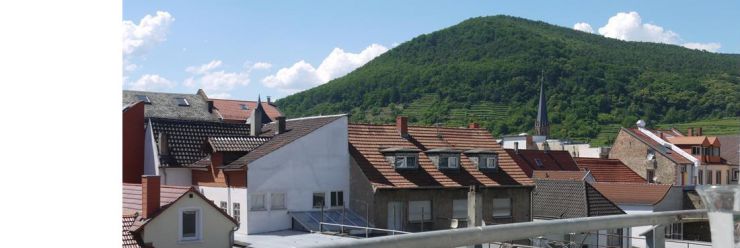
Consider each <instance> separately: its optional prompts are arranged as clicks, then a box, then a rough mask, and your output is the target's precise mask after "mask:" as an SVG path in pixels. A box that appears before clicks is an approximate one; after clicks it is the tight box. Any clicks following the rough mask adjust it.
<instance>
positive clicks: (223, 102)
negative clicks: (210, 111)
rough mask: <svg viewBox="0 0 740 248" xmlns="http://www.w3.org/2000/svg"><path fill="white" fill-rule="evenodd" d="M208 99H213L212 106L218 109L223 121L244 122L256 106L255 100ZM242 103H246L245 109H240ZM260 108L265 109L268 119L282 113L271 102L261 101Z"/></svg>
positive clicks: (272, 118)
mask: <svg viewBox="0 0 740 248" xmlns="http://www.w3.org/2000/svg"><path fill="white" fill-rule="evenodd" d="M210 100H213V106H214V107H215V108H216V109H217V110H218V112H219V113H220V114H221V116H222V117H223V118H224V120H225V121H233V122H246V121H247V118H249V116H250V115H251V114H252V110H253V109H254V108H256V107H257V101H239V100H227V99H210ZM242 104H244V105H247V110H245V109H242ZM262 108H263V109H264V110H265V113H266V114H267V116H269V117H270V120H275V117H278V116H282V115H283V113H281V112H280V110H279V109H278V108H277V107H275V106H273V105H272V104H268V103H266V102H262Z"/></svg>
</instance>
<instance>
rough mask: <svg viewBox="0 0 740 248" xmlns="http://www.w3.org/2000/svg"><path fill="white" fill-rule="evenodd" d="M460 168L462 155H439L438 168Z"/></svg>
mask: <svg viewBox="0 0 740 248" xmlns="http://www.w3.org/2000/svg"><path fill="white" fill-rule="evenodd" d="M458 167H460V154H439V162H438V164H437V168H439V169H441V170H443V169H457V168H458Z"/></svg>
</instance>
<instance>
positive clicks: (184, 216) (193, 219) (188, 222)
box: [180, 209, 201, 241]
mask: <svg viewBox="0 0 740 248" xmlns="http://www.w3.org/2000/svg"><path fill="white" fill-rule="evenodd" d="M200 225H201V223H200V209H182V210H180V240H182V241H194V240H199V239H200V230H201V227H200Z"/></svg>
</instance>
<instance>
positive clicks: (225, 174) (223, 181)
mask: <svg viewBox="0 0 740 248" xmlns="http://www.w3.org/2000/svg"><path fill="white" fill-rule="evenodd" d="M222 158H223V155H222V153H220V152H216V153H213V154H211V165H210V166H208V167H207V168H205V170H193V172H192V175H193V176H192V184H193V185H198V186H209V187H222V188H226V187H227V181H228V185H229V186H231V187H235V188H246V187H247V175H246V169H243V170H239V171H223V170H222V169H219V168H218V167H219V166H222V165H223V160H222Z"/></svg>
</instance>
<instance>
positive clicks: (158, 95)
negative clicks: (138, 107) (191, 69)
mask: <svg viewBox="0 0 740 248" xmlns="http://www.w3.org/2000/svg"><path fill="white" fill-rule="evenodd" d="M137 95H144V96H147V97H149V100H150V101H151V104H146V105H145V106H144V117H156V118H169V119H182V120H201V121H220V118H219V116H218V114H217V113H216V112H215V111H212V112H208V100H207V99H205V98H204V97H203V96H201V95H198V94H179V93H162V92H149V91H132V90H124V91H123V106H126V105H127V104H130V103H132V102H137V101H139V99H138V97H137ZM178 97H182V98H185V99H186V100H187V101H188V103H189V104H190V106H188V107H184V106H179V105H178V104H177V100H176V99H175V98H178Z"/></svg>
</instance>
